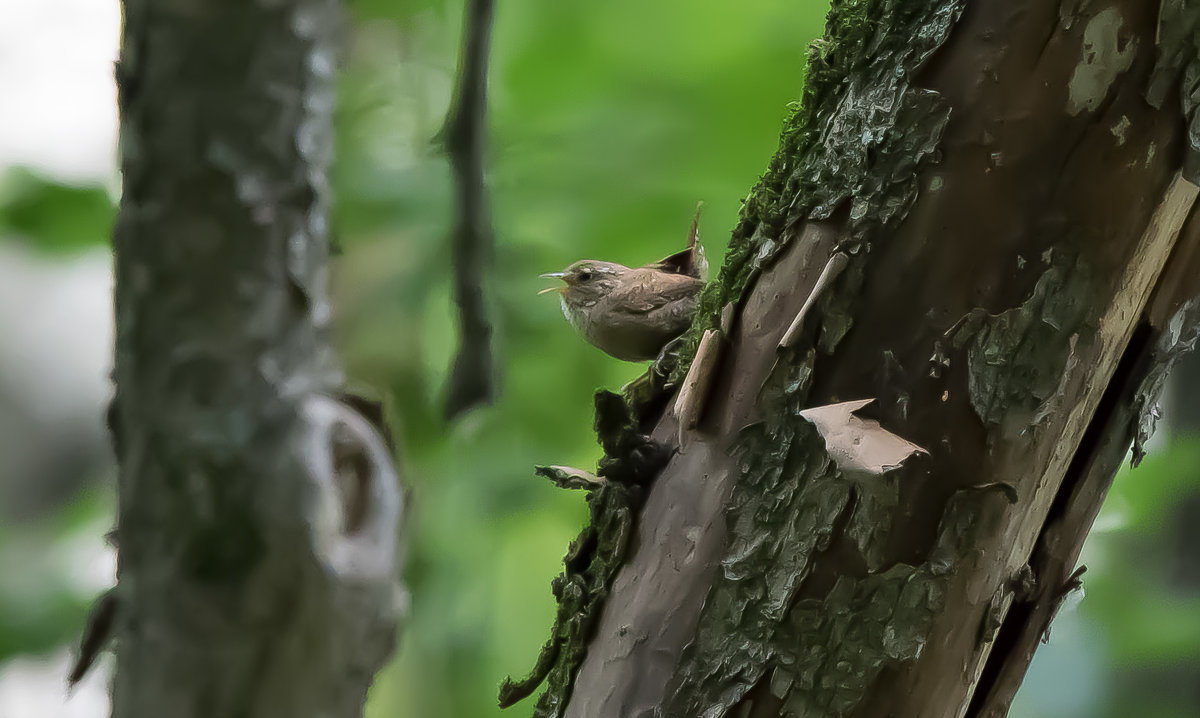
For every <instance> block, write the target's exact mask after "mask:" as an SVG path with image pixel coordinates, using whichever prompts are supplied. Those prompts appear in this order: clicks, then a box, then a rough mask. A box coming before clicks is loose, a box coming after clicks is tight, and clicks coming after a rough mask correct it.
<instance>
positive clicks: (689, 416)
mask: <svg viewBox="0 0 1200 718" xmlns="http://www.w3.org/2000/svg"><path fill="white" fill-rule="evenodd" d="M722 339H723V336H722V334H721V332H720V331H719V330H717V329H709V330H708V331H706V332H704V337H703V338H702V339H701V340H700V348H699V349H697V350H696V358H695V359H693V360H692V366H691V367H690V368H689V369H688V373H687V377H685V378H684V380H683V388H682V389H680V390H679V398H678V399H677V400H676V401H675V416H676V418H678V419H679V436H678V441H679V446H680V447H681V448H682V447H683V445H684V436H685V435H686V434H687V432H689V431H691V430H692V429H695V428H696V426H697V425H699V423H700V415H701V414H702V413H703V412H704V406H705V404H706V402H707V400H708V390H709V388H710V387H711V386H712V381H713V377H715V376H716V374H717V365H718V364H719V363H720V361H721V351H722V348H723V347H722Z"/></svg>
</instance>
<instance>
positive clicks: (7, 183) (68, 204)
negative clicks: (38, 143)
mask: <svg viewBox="0 0 1200 718" xmlns="http://www.w3.org/2000/svg"><path fill="white" fill-rule="evenodd" d="M116 214H117V207H116V204H115V202H114V199H113V197H112V195H111V194H110V193H109V191H108V190H107V189H105V188H103V187H79V186H73V185H63V184H58V183H56V182H54V181H53V180H51V179H48V178H46V177H43V176H41V175H40V174H38V173H36V172H33V171H30V170H27V169H24V168H14V169H10V170H8V171H5V172H3V173H0V237H16V238H21V239H24V240H25V241H29V242H31V243H33V244H35V245H36V246H37V247H38V249H41V250H44V251H52V252H68V251H72V250H78V249H82V248H84V247H90V246H94V245H95V244H96V243H97V242H101V241H104V240H105V239H107V237H108V228H109V227H111V226H112V223H113V219H114V218H115V217H116Z"/></svg>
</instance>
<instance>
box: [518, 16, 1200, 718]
mask: <svg viewBox="0 0 1200 718" xmlns="http://www.w3.org/2000/svg"><path fill="white" fill-rule="evenodd" d="M1160 12H1161V17H1160ZM1198 15H1200V8H1197V7H1196V6H1195V5H1193V4H1189V3H1188V2H1186V0H1178V1H1177V0H1166V2H1164V3H1163V4H1162V7H1161V8H1160V7H1159V6H1158V4H1157V3H1147V2H1145V1H1144V0H1062V2H1059V1H1057V0H1053V1H1052V0H930V1H927V2H916V1H915V0H895V1H891V2H888V1H885V0H835V2H834V3H833V7H832V10H831V14H830V20H829V26H828V31H827V34H826V37H825V39H824V40H823V41H821V42H818V43H817V44H816V45H815V46H814V50H813V52H812V55H811V59H810V65H809V79H808V85H807V87H806V91H805V97H804V101H803V103H802V105H801V106H800V108H799V109H798V110H797V111H796V112H795V115H794V116H793V117H792V118H791V119H789V121H788V123H787V125H786V126H785V130H784V133H783V138H782V140H781V147H780V150H779V153H778V155H777V156H776V157H775V159H774V160H773V162H772V164H771V166H770V168H769V169H768V172H767V174H766V175H765V176H764V178H763V180H762V181H761V183H760V185H759V186H758V187H757V188H756V189H755V190H754V191H753V192H752V193H751V196H750V198H749V199H748V201H747V203H746V207H745V209H744V212H743V217H742V221H741V223H740V225H739V227H738V228H737V229H736V230H735V231H734V236H733V238H732V241H731V246H730V247H731V248H730V252H729V255H728V257H727V259H726V265H725V267H724V269H723V271H722V274H721V276H720V278H719V280H718V282H716V283H715V284H714V286H713V287H712V288H710V290H709V291H707V293H706V296H705V299H704V301H703V303H702V306H703V309H702V314H701V316H700V318H699V319H698V320H697V325H696V327H695V328H694V329H695V331H694V332H693V336H692V341H693V346H694V341H695V338H696V337H698V335H699V333H700V331H702V330H706V329H713V328H719V329H720V330H722V334H721V336H723V337H724V350H723V352H721V356H720V357H719V360H718V361H716V362H714V361H712V359H711V357H706V358H705V361H704V363H705V365H706V366H710V367H715V371H716V375H715V380H714V383H713V388H712V390H711V391H710V392H709V393H708V395H707V399H706V401H705V402H704V404H703V411H704V413H703V418H702V420H701V422H700V424H699V426H698V427H697V429H696V430H694V431H690V432H684V433H683V441H682V444H681V445H680V446H679V447H678V448H679V451H678V453H676V454H675V455H674V456H673V457H672V458H671V459H670V461H669V463H668V464H667V465H666V467H665V468H664V469H663V470H662V471H661V473H660V474H659V475H658V476H657V478H656V480H655V482H654V484H653V486H652V488H650V490H649V494H648V497H647V499H646V503H645V506H644V507H643V509H642V510H641V512H640V516H639V518H638V520H637V525H636V527H635V528H634V529H632V531H631V538H630V540H629V547H628V550H627V552H626V555H625V563H624V565H623V566H621V567H620V569H619V571H617V572H616V577H615V580H613V581H612V583H611V587H609V588H607V589H605V590H604V591H601V592H598V593H597V599H596V600H597V603H594V604H586V602H585V605H590V606H591V608H590V609H589V610H591V611H592V613H591V614H590V615H587V616H579V617H575V618H574V619H572V618H570V617H568V618H567V619H566V622H567V623H570V621H571V620H574V621H576V622H577V623H580V624H582V625H594V629H593V630H590V631H586V632H583V634H582V635H583V636H584V637H583V638H582V639H580V640H584V641H587V645H586V657H585V658H582V660H581V663H580V664H578V665H577V666H570V670H571V671H572V674H571V675H573V680H571V681H567V682H559V683H555V682H554V681H553V678H552V683H551V689H550V691H549V693H548V694H547V696H545V697H544V698H543V701H542V703H541V704H539V711H538V714H539V715H565V716H568V717H569V718H584V717H592V716H650V715H665V716H680V717H684V716H687V717H695V716H705V717H713V718H716V717H718V716H738V717H740V718H745V717H748V716H754V717H758V716H808V717H811V716H884V715H886V716H911V717H914V718H915V717H917V716H920V717H921V718H925V717H928V716H963V715H971V716H1002V715H1004V714H1005V713H1006V712H1007V709H1008V705H1009V702H1010V701H1011V698H1012V696H1013V694H1014V693H1015V691H1016V689H1017V687H1018V686H1019V684H1020V682H1021V679H1022V677H1023V675H1024V672H1025V670H1026V668H1027V666H1028V662H1029V660H1030V658H1031V656H1032V654H1033V650H1034V648H1035V647H1036V645H1037V643H1038V641H1039V639H1040V638H1041V637H1042V636H1043V634H1044V632H1045V631H1046V630H1047V629H1048V626H1049V622H1050V620H1051V619H1052V618H1053V615H1054V612H1055V611H1056V610H1057V607H1058V604H1059V602H1060V601H1061V599H1062V598H1063V596H1064V595H1065V593H1066V592H1067V591H1069V590H1071V588H1072V586H1073V585H1075V582H1076V579H1077V578H1078V577H1077V575H1076V571H1075V568H1076V567H1075V561H1076V559H1077V557H1078V550H1079V547H1080V545H1081V544H1082V541H1083V539H1084V537H1085V535H1086V532H1087V530H1088V528H1089V527H1090V525H1091V522H1092V520H1093V518H1094V517H1095V514H1096V511H1097V509H1098V507H1099V504H1100V502H1101V500H1102V499H1103V497H1104V494H1105V493H1106V491H1107V488H1108V484H1109V482H1110V481H1111V479H1112V476H1113V474H1114V472H1115V471H1116V468H1117V466H1118V465H1119V463H1120V462H1121V461H1122V460H1123V457H1124V456H1125V455H1126V451H1127V449H1128V447H1129V446H1130V445H1131V443H1133V444H1135V445H1136V446H1135V453H1136V451H1137V450H1140V446H1141V444H1142V443H1143V442H1144V440H1145V438H1146V435H1147V434H1148V432H1149V431H1150V430H1152V422H1150V421H1148V420H1147V416H1148V412H1149V411H1150V409H1151V407H1153V404H1154V401H1155V400H1156V398H1157V392H1158V391H1160V390H1161V385H1162V377H1163V376H1164V375H1165V372H1166V370H1167V369H1169V368H1170V365H1171V364H1172V363H1173V362H1174V361H1175V359H1176V358H1177V357H1178V356H1179V355H1180V354H1181V353H1182V352H1183V351H1184V350H1185V349H1186V348H1188V347H1189V346H1190V343H1192V342H1194V340H1195V335H1196V328H1197V321H1198V320H1200V313H1198V311H1197V307H1198V304H1197V302H1196V301H1195V298H1196V296H1197V295H1200V260H1198V259H1197V256H1198V255H1200V249H1198V248H1200V220H1196V219H1195V217H1194V215H1193V214H1192V212H1193V206H1194V204H1195V199H1196V196H1197V186H1196V184H1195V182H1196V180H1197V173H1196V168H1197V166H1198V165H1197V158H1198V157H1200V155H1197V152H1196V150H1197V148H1196V147H1195V146H1194V144H1190V143H1189V136H1188V134H1187V133H1186V131H1185V123H1191V122H1192V121H1193V119H1194V114H1193V110H1194V105H1195V102H1194V101H1193V100H1191V95H1190V93H1191V91H1192V85H1193V83H1194V82H1195V77H1197V76H1200V72H1197V71H1196V70H1197V68H1198V67H1200V60H1197V59H1196V58H1197V53H1196V49H1195V47H1194V46H1193V45H1192V42H1193V41H1192V37H1191V29H1194V28H1195V26H1196V22H1197V16H1198ZM1185 68H1186V71H1185ZM1181 76H1182V77H1183V82H1184V83H1186V86H1185V88H1184V91H1183V93H1182V94H1181V92H1180V90H1179V82H1180V78H1181ZM1193 136H1194V137H1195V138H1196V139H1193V140H1192V142H1195V141H1197V140H1200V134H1197V133H1193ZM827 268H829V269H828V270H827ZM823 275H824V278H823V279H819V278H821V277H822V276H823ZM802 308H804V311H805V312H806V313H805V314H804V316H803V317H802V319H800V320H797V314H798V313H800V312H801V311H802ZM722 317H723V318H724V319H723V320H722ZM794 320H795V321H794ZM793 324H794V325H795V328H794V330H793V331H788V329H789V327H790V326H792V325H793ZM785 332H787V335H788V336H789V340H790V343H789V345H788V346H786V347H781V346H780V339H781V337H783V336H784V335H785ZM858 399H874V400H875V402H874V405H873V407H871V408H870V416H869V417H868V418H874V419H876V420H878V421H879V422H880V423H881V425H882V428H879V427H875V426H873V425H871V424H870V422H869V421H868V422H866V423H864V422H863V421H862V420H860V419H855V418H853V417H851V416H850V415H845V416H843V418H842V422H843V423H844V426H842V427H838V426H832V427H831V426H830V425H829V416H831V415H832V414H833V413H836V410H830V409H822V407H828V406H831V405H836V404H838V403H840V402H845V401H848V400H858ZM633 408H634V411H633V412H632V414H633V416H635V417H636V416H640V413H639V407H638V406H634V407H633ZM802 412H803V413H802ZM814 412H815V413H814ZM814 416H820V417H821V418H822V420H821V421H817V420H815V419H814V420H812V421H810V418H813V417H814ZM635 423H636V422H635ZM636 428H642V429H645V430H646V431H648V432H650V433H651V434H652V436H653V437H654V439H655V440H657V441H658V442H659V443H662V444H667V445H675V444H676V443H677V440H676V438H675V437H676V436H677V435H679V430H678V426H677V425H676V423H675V419H674V416H673V414H671V413H666V414H662V415H661V416H660V415H659V414H655V415H654V416H653V417H652V418H651V419H650V420H649V421H645V422H643V425H642V426H641V427H636ZM889 433H890V437H889V436H888V435H889ZM846 434H850V436H849V440H847V436H846ZM897 437H900V438H902V439H904V440H907V441H909V442H913V444H915V445H916V446H918V447H920V449H921V450H920V451H916V450H913V451H909V452H907V454H910V455H909V456H907V458H904V457H903V456H902V457H901V458H899V459H892V460H889V461H884V462H872V461H871V460H869V459H870V458H871V457H870V455H869V454H870V451H872V450H874V448H876V444H878V442H881V441H882V442H885V443H886V442H894V441H896V440H898V439H897ZM606 448H607V447H606ZM860 449H863V450H864V452H863V453H866V454H867V456H866V459H868V460H866V461H865V462H864V461H858V463H857V464H856V463H855V461H853V460H852V459H855V458H856V457H855V454H856V452H859V450H860ZM620 452H621V450H620V449H617V451H616V454H617V455H614V452H613V451H612V450H610V451H609V456H608V458H607V459H606V462H607V465H608V466H612V465H613V462H617V461H619V460H621V459H622V458H629V457H622V456H621V455H620ZM863 458H864V457H863V456H861V455H860V456H857V459H863ZM872 463H875V465H874V466H872V465H871V464H872ZM600 473H601V476H605V464H603V463H602V466H601V472H600ZM607 478H608V479H610V480H612V479H613V478H614V476H613V475H611V474H610V475H608V476H607ZM573 550H574V549H573ZM570 570H571V566H570V565H568V574H569V572H570ZM568 577H569V576H568ZM601 601H602V606H601V604H600V602H601ZM562 620H563V619H562V617H561V616H560V621H562ZM591 621H595V623H594V624H592V623H590V622H591ZM564 640H566V639H564ZM571 640H574V639H571ZM582 653H583V651H582V650H580V647H579V646H575V645H571V644H570V642H569V641H566V642H565V643H564V644H563V645H562V646H561V647H560V649H556V653H555V655H561V656H569V655H579V654H582ZM552 676H553V674H552Z"/></svg>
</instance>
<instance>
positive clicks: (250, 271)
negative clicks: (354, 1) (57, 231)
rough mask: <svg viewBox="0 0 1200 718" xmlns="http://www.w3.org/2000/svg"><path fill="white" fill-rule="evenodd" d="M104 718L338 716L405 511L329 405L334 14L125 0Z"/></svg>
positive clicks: (365, 436) (383, 593) (373, 659)
mask: <svg viewBox="0 0 1200 718" xmlns="http://www.w3.org/2000/svg"><path fill="white" fill-rule="evenodd" d="M124 10H125V27H124V35H123V42H122V52H121V60H120V63H119V66H118V68H117V77H118V83H119V89H120V107H121V163H122V170H123V176H124V193H123V196H122V201H121V209H120V214H119V217H118V221H117V226H116V229H115V231H114V247H115V257H116V319H117V342H116V370H115V376H116V386H117V391H116V398H115V400H114V402H115V403H114V405H113V410H112V412H111V419H112V428H113V433H114V441H115V444H116V447H117V455H118V460H119V464H120V479H119V504H118V527H117V538H118V540H119V546H120V551H119V567H118V586H117V588H116V594H115V595H116V597H117V599H118V602H119V606H120V608H119V610H118V613H117V616H118V618H117V622H116V626H115V632H116V637H117V640H118V649H117V673H116V679H115V683H114V688H113V715H115V716H122V717H130V718H132V717H135V716H137V717H141V716H163V715H170V716H179V717H181V718H186V717H187V716H196V717H197V718H199V717H200V716H254V717H255V718H262V717H266V716H354V715H360V714H361V709H362V704H363V701H364V698H365V693H366V689H367V686H368V685H369V684H370V682H371V679H372V677H373V674H374V672H375V671H376V670H377V669H378V668H379V666H380V665H381V664H382V662H383V661H384V660H385V659H386V657H387V656H388V655H389V654H390V652H391V650H392V646H393V643H394V634H395V630H396V624H397V620H398V613H399V607H400V602H399V600H398V599H400V598H401V597H402V594H401V593H400V586H399V582H398V565H397V558H398V556H397V553H398V545H397V535H396V532H397V526H398V524H399V521H400V518H401V506H402V495H401V490H400V487H399V484H398V480H397V476H396V474H395V471H394V470H393V468H392V466H391V459H390V456H389V452H388V450H387V447H386V445H385V444H386V442H385V441H384V440H383V439H382V438H381V437H380V435H379V433H377V431H376V430H375V428H374V427H373V426H372V425H371V423H370V422H368V421H367V420H366V419H364V417H363V416H362V415H361V414H359V413H357V412H356V411H354V410H352V409H350V408H349V407H348V406H347V405H346V404H344V403H342V402H341V401H338V400H336V399H334V398H333V397H335V396H337V395H338V390H339V386H340V384H341V375H340V372H339V370H338V368H337V365H336V362H335V361H334V357H333V355H332V351H331V349H330V346H329V342H328V339H327V334H328V327H329V321H330V316H331V312H330V307H329V303H328V300H327V298H326V287H325V281H326V273H327V269H326V260H327V255H328V234H329V189H328V182H327V170H328V167H329V162H330V157H331V152H332V132H331V117H332V113H333V109H334V93H333V81H334V73H335V67H336V58H335V54H336V53H335V38H336V33H337V28H338V20H339V12H340V6H339V3H338V2H336V0H270V1H268V0H259V1H257V2H233V1H232V0H215V1H214V0H205V1H203V2H200V1H197V2H187V1H184V2H167V3H163V2H154V1H153V0H125V2H124Z"/></svg>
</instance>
